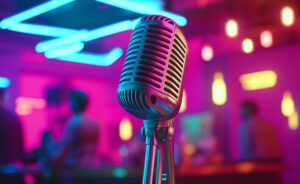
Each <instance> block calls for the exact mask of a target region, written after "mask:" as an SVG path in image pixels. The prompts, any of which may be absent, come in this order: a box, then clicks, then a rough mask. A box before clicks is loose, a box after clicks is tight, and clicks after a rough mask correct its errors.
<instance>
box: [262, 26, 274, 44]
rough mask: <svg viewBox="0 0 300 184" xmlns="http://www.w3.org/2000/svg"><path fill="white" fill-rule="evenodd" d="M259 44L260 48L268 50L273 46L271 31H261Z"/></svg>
mask: <svg viewBox="0 0 300 184" xmlns="http://www.w3.org/2000/svg"><path fill="white" fill-rule="evenodd" d="M260 44H261V46H263V47H265V48H268V47H271V46H272V44H273V35H272V32H271V31H267V30H266V31H263V32H261V33H260Z"/></svg>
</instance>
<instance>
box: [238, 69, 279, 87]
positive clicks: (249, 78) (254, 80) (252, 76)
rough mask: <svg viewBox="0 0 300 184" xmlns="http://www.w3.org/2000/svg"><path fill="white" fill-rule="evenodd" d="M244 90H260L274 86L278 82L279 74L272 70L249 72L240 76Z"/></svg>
mask: <svg viewBox="0 0 300 184" xmlns="http://www.w3.org/2000/svg"><path fill="white" fill-rule="evenodd" d="M240 82H241V84H242V87H243V89H244V90H258V89H265V88H271V87H274V86H275V85H276V83H277V74H276V73H275V72H274V71H272V70H265V71H260V72H254V73H247V74H243V75H241V76H240Z"/></svg>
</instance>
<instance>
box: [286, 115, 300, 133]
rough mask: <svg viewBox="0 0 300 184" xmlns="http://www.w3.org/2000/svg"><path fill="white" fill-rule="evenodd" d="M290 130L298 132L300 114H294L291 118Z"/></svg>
mask: <svg viewBox="0 0 300 184" xmlns="http://www.w3.org/2000/svg"><path fill="white" fill-rule="evenodd" d="M288 121H289V122H288V123H289V128H290V129H291V130H296V129H298V127H299V116H298V112H294V114H292V115H291V116H289V120H288Z"/></svg>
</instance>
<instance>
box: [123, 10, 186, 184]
mask: <svg viewBox="0 0 300 184" xmlns="http://www.w3.org/2000/svg"><path fill="white" fill-rule="evenodd" d="M187 53H188V48H187V42H186V40H185V37H184V35H183V33H182V32H181V30H180V29H179V27H178V25H177V24H176V23H175V22H174V21H173V20H171V19H169V18H167V17H164V16H160V15H150V16H145V17H143V18H141V20H140V21H139V22H138V23H137V25H136V27H135V29H134V30H133V33H132V35H131V40H130V44H129V47H128V51H127V55H126V59H125V63H124V66H123V70H122V75H121V79H120V82H119V87H118V100H119V103H120V104H121V106H122V107H123V108H124V109H125V110H126V111H128V112H129V113H130V114H132V115H134V116H136V117H137V118H140V119H143V123H144V127H143V128H142V130H141V137H142V139H143V141H145V144H146V154H145V164H144V173H143V184H161V183H168V184H174V183H175V176H174V153H173V150H174V149H173V141H172V140H173V135H174V129H173V122H174V119H173V118H174V116H175V115H176V114H177V113H178V111H179V108H180V105H181V98H182V92H183V78H184V73H185V68H186V59H187Z"/></svg>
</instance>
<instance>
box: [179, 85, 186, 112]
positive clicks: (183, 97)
mask: <svg viewBox="0 0 300 184" xmlns="http://www.w3.org/2000/svg"><path fill="white" fill-rule="evenodd" d="M186 106H187V104H186V92H185V90H183V93H182V101H181V106H180V110H179V112H184V111H185V110H186Z"/></svg>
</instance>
